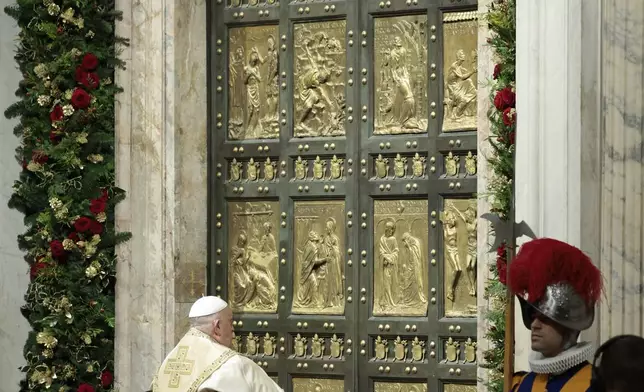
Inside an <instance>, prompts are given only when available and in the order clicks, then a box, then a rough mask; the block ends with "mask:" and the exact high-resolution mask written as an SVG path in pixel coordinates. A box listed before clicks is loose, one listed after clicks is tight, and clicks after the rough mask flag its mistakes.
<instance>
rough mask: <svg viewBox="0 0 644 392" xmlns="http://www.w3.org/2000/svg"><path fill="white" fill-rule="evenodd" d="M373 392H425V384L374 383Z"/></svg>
mask: <svg viewBox="0 0 644 392" xmlns="http://www.w3.org/2000/svg"><path fill="white" fill-rule="evenodd" d="M373 389H374V391H375V392H402V391H405V392H427V384H423V383H414V382H378V381H377V382H375V383H374V385H373Z"/></svg>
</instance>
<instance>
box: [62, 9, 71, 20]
mask: <svg viewBox="0 0 644 392" xmlns="http://www.w3.org/2000/svg"><path fill="white" fill-rule="evenodd" d="M60 17H61V18H63V21H64V22H73V21H74V9H73V8H67V10H66V11H65V12H63V14H62V15H60Z"/></svg>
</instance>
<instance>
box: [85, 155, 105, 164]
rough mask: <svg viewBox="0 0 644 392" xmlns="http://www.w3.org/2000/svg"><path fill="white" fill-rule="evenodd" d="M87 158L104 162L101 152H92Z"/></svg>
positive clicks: (95, 161)
mask: <svg viewBox="0 0 644 392" xmlns="http://www.w3.org/2000/svg"><path fill="white" fill-rule="evenodd" d="M87 160H88V161H90V162H92V163H100V162H103V156H102V155H101V154H91V155H89V156H88V157H87Z"/></svg>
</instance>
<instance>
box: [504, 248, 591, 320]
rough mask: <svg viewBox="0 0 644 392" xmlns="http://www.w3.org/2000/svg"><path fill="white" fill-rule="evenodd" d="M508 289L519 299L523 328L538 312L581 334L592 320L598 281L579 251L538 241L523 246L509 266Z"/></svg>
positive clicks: (585, 256)
mask: <svg viewBox="0 0 644 392" xmlns="http://www.w3.org/2000/svg"><path fill="white" fill-rule="evenodd" d="M508 287H509V288H510V290H511V291H512V292H513V293H514V294H516V295H517V297H518V298H519V302H520V303H521V313H522V316H523V324H524V325H525V326H526V328H528V329H529V328H530V326H531V324H532V320H533V319H534V315H535V313H537V312H538V313H541V314H542V315H544V316H545V317H548V318H549V319H551V320H553V321H554V322H556V323H558V324H560V325H562V326H564V327H566V328H568V329H571V330H574V331H582V330H585V329H588V328H589V327H590V326H591V325H592V323H593V320H594V318H595V304H596V303H597V301H598V300H599V297H600V294H601V291H602V278H601V272H600V271H599V269H597V267H596V266H594V265H593V263H592V261H591V260H590V258H588V256H587V255H585V254H584V253H583V252H582V251H581V250H580V249H578V248H576V247H574V246H572V245H570V244H567V243H565V242H561V241H558V240H555V239H551V238H539V239H536V240H533V241H530V242H527V243H525V244H524V245H523V246H522V247H521V249H520V250H519V252H518V254H517V257H516V258H515V259H514V260H513V262H512V263H511V264H510V279H509V281H508Z"/></svg>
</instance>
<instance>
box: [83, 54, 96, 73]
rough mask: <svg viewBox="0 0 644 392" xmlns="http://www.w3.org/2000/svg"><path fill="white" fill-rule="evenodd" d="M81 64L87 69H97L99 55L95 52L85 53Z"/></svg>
mask: <svg viewBox="0 0 644 392" xmlns="http://www.w3.org/2000/svg"><path fill="white" fill-rule="evenodd" d="M81 64H82V65H83V68H85V70H86V71H93V70H95V69H96V67H98V57H96V56H95V55H94V54H93V53H87V54H85V56H83V61H82V63H81Z"/></svg>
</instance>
